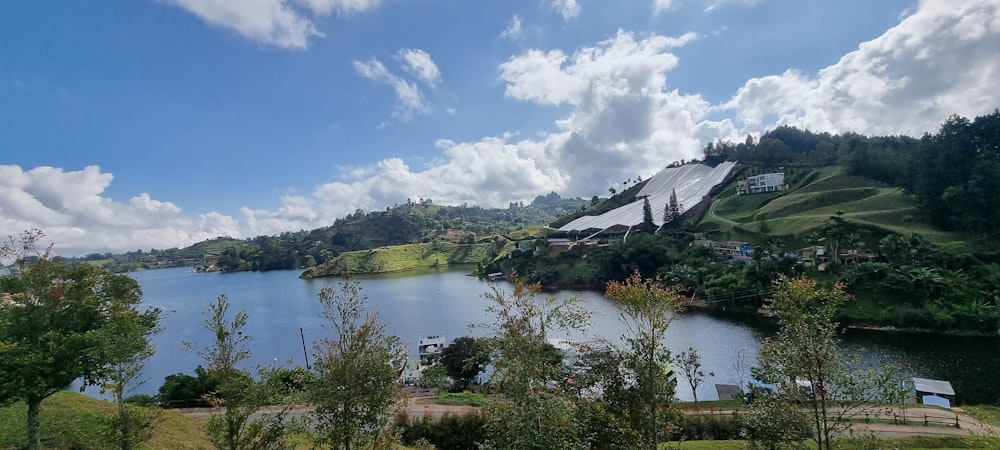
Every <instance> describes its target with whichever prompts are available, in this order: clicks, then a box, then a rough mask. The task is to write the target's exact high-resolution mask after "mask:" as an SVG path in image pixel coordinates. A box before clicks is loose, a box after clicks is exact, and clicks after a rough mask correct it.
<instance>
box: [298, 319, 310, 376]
mask: <svg viewBox="0 0 1000 450" xmlns="http://www.w3.org/2000/svg"><path fill="white" fill-rule="evenodd" d="M299 337H300V338H302V356H305V357H306V370H312V367H309V352H308V351H306V334H305V332H303V331H302V327H299Z"/></svg>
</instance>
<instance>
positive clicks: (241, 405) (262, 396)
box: [184, 294, 288, 450]
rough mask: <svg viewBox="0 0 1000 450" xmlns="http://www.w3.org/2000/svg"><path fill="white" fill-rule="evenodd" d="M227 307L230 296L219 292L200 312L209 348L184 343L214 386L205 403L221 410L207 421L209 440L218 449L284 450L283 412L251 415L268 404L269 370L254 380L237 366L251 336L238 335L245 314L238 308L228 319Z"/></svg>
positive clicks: (246, 352) (246, 356)
mask: <svg viewBox="0 0 1000 450" xmlns="http://www.w3.org/2000/svg"><path fill="white" fill-rule="evenodd" d="M229 306H230V303H229V297H228V296H227V295H225V294H222V295H220V296H219V297H218V298H216V300H215V302H213V303H210V304H209V305H208V308H207V309H206V310H205V328H206V329H207V330H208V331H209V332H210V333H211V335H212V336H213V337H214V340H213V341H212V343H211V344H210V345H209V346H207V347H205V348H202V349H198V348H196V347H195V344H192V343H189V342H185V343H184V345H185V347H187V348H188V349H190V350H191V351H194V352H196V353H197V354H198V355H200V356H201V357H202V358H203V359H204V360H205V363H206V364H207V365H208V373H209V374H211V376H212V378H213V379H215V381H216V383H217V385H216V386H217V390H216V391H215V393H214V394H215V395H213V396H211V397H210V401H211V403H213V404H214V406H220V407H222V412H221V413H219V414H212V416H211V417H209V419H208V434H209V437H210V438H211V440H212V444H213V445H215V448H218V449H225V450H241V449H254V450H257V449H260V450H264V449H278V448H284V447H286V446H287V444H286V439H287V434H288V423H287V421H286V415H287V412H288V409H287V407H286V409H284V410H282V411H279V412H276V413H268V414H263V415H260V416H259V417H256V418H255V417H254V415H255V414H257V413H258V411H259V410H260V408H261V407H263V406H265V405H266V404H267V403H268V402H269V400H271V395H270V392H269V390H268V384H269V383H267V380H266V377H267V376H268V374H269V373H270V369H267V368H265V369H262V370H261V371H260V376H261V378H262V379H261V380H255V379H254V378H253V375H251V373H250V372H249V371H248V370H246V369H243V368H241V367H240V366H241V365H242V364H244V363H245V362H246V361H247V360H249V359H250V357H251V356H252V355H251V353H250V350H249V349H247V342H249V341H250V339H251V337H250V336H249V335H246V334H243V328H244V327H246V325H247V323H248V321H249V316H248V315H247V313H246V311H242V310H241V311H239V312H237V313H236V314H235V315H233V318H232V320H230V319H229V318H228V315H229Z"/></svg>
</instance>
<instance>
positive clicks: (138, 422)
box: [101, 286, 162, 450]
mask: <svg viewBox="0 0 1000 450" xmlns="http://www.w3.org/2000/svg"><path fill="white" fill-rule="evenodd" d="M126 289H128V287H127V286H126ZM134 293H135V292H134V291H131V293H130V290H129V291H126V292H122V293H120V294H118V296H128V295H131V294H134ZM108 317H109V318H110V319H111V320H110V323H109V333H108V334H107V342H105V344H104V347H103V348H104V351H105V352H107V355H108V357H109V358H108V363H107V372H106V373H107V375H105V377H104V381H103V385H102V387H101V391H102V392H105V393H107V392H110V393H111V397H112V399H113V400H114V402H115V404H116V406H117V411H116V413H115V415H114V416H112V417H110V418H109V419H108V421H107V423H106V425H105V426H106V429H105V430H104V431H105V434H106V436H107V438H108V440H109V441H110V442H112V443H113V444H115V446H116V447H118V448H120V449H122V450H131V449H133V448H138V447H139V446H141V445H142V444H143V443H144V442H146V441H148V440H149V439H150V438H152V437H153V425H154V424H155V422H156V420H157V418H158V416H159V415H158V413H157V411H156V410H153V409H149V408H140V407H137V406H135V405H129V404H127V403H126V401H125V400H126V395H127V394H128V393H130V392H131V391H132V390H133V389H134V388H136V387H138V386H140V385H142V384H143V383H145V381H146V380H144V379H141V378H140V377H141V376H142V371H143V369H144V368H145V366H146V361H147V360H148V359H149V358H150V357H152V356H153V353H154V352H155V349H154V348H153V346H152V344H151V343H150V342H149V338H150V337H151V336H152V335H153V334H154V333H158V332H159V331H160V327H159V326H158V323H159V321H160V318H161V317H162V312H161V310H160V309H159V308H153V307H150V308H147V309H146V310H145V311H142V312H139V311H137V310H136V309H135V308H130V307H127V306H126V305H125V304H122V303H116V304H114V305H112V309H111V310H110V311H109V312H108Z"/></svg>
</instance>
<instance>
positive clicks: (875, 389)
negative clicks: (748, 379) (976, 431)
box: [754, 276, 903, 450]
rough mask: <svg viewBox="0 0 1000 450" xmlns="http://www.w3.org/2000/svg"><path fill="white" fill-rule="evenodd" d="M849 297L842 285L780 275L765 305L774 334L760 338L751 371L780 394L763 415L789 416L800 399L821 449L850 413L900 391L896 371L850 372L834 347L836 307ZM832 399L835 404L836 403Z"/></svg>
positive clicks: (891, 398)
mask: <svg viewBox="0 0 1000 450" xmlns="http://www.w3.org/2000/svg"><path fill="white" fill-rule="evenodd" d="M846 299H847V296H846V294H845V293H844V291H843V286H842V285H840V284H835V285H833V286H832V287H830V288H820V287H818V286H817V284H816V281H814V280H810V279H807V278H801V277H800V278H788V277H785V276H782V277H780V278H779V279H778V280H777V282H776V284H775V292H774V295H773V296H772V298H771V299H770V301H769V302H768V304H767V306H766V310H767V311H768V312H769V313H770V314H772V315H773V316H774V317H775V318H777V319H778V326H779V329H778V332H777V334H776V335H775V336H774V337H773V338H770V339H768V340H766V341H765V342H764V344H763V345H762V346H761V348H760V353H759V355H758V358H757V359H758V363H759V364H760V365H759V366H758V367H756V368H754V376H755V377H756V378H757V379H759V380H761V381H762V382H765V383H771V384H774V385H777V386H778V394H777V395H778V397H777V398H776V399H774V401H769V402H763V403H762V405H761V407H762V408H769V409H780V410H786V412H785V413H781V412H775V411H771V412H767V411H762V412H761V415H762V416H776V415H782V414H784V415H790V414H791V413H790V412H787V410H788V409H798V404H799V403H803V404H804V405H805V409H806V411H807V412H806V415H807V416H808V418H809V422H810V423H811V428H812V430H811V433H810V434H811V435H812V438H813V440H814V441H815V442H816V445H817V447H818V448H820V449H824V450H829V449H830V448H831V446H832V443H831V438H832V436H833V435H834V434H835V432H837V431H838V430H843V429H845V428H847V427H848V426H849V423H850V422H849V421H848V420H847V418H848V417H850V416H852V415H856V414H858V413H864V412H865V411H869V410H872V409H874V408H878V406H877V405H878V404H892V403H897V402H899V401H900V400H901V398H902V395H903V389H902V383H901V380H899V379H898V378H897V370H896V368H895V367H893V366H890V367H887V368H885V369H882V370H855V371H851V370H849V369H848V368H847V367H848V366H847V363H846V362H845V360H844V359H843V358H842V357H841V355H840V354H839V351H838V346H837V334H838V331H837V323H836V322H834V318H835V317H836V314H837V311H838V309H839V308H840V306H841V305H842V304H843V303H844V301H845V300H846ZM834 402H836V407H834Z"/></svg>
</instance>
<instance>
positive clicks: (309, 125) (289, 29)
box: [0, 0, 1000, 255]
mask: <svg viewBox="0 0 1000 450" xmlns="http://www.w3.org/2000/svg"><path fill="white" fill-rule="evenodd" d="M998 67H1000V0H978V1H969V0H923V1H914V0H907V1H902V0H879V1H871V0H840V1H836V2H831V1H801V0H635V1H626V0H622V1H605V0H507V1H470V0H100V1H97V0H90V1H65V0H63V1H58V0H6V1H3V2H0V237H2V236H11V235H13V236H16V235H18V234H20V233H21V231H23V230H26V229H30V228H37V229H40V230H42V231H43V232H44V233H45V234H46V237H45V241H46V242H52V243H54V244H55V252H56V253H57V254H62V255H83V254H87V253H91V252H99V253H103V252H109V251H110V252H121V251H129V250H136V249H143V250H149V249H151V248H157V249H164V248H171V247H183V246H186V245H190V244H193V243H195V242H199V241H202V240H205V239H210V238H214V237H218V236H230V237H236V238H247V237H254V236H259V235H274V234H278V233H281V232H284V231H298V230H311V229H315V228H318V227H322V226H327V225H330V224H332V223H333V221H334V220H335V219H336V218H338V217H343V216H344V215H346V214H348V213H353V212H354V211H355V210H357V209H361V210H364V211H375V210H384V209H385V208H386V207H388V206H392V205H395V204H402V203H405V202H406V201H407V199H412V200H418V199H428V198H429V199H432V200H433V202H434V203H435V204H446V205H457V204H463V203H464V204H469V205H479V206H483V207H506V206H507V205H508V204H509V203H510V202H516V201H524V202H530V201H531V200H532V199H533V198H534V197H536V196H538V195H544V194H547V193H549V192H552V191H555V192H557V193H559V194H560V195H562V196H564V197H576V196H581V197H585V198H590V197H591V196H593V195H607V193H608V188H610V187H616V188H620V187H621V186H622V185H623V183H624V182H625V181H626V180H629V179H635V178H637V177H643V178H647V177H649V176H651V175H653V174H655V173H656V172H657V171H659V170H660V169H662V168H663V167H664V166H666V165H667V164H670V163H672V162H674V161H679V160H681V159H685V160H690V159H692V158H698V157H700V155H701V150H702V149H703V148H704V146H705V144H707V143H709V142H712V141H715V140H718V139H728V140H733V141H742V140H743V139H745V137H746V136H747V135H757V136H759V135H760V134H761V133H763V132H766V131H767V130H769V129H772V128H774V127H776V126H778V125H792V126H797V127H800V128H808V129H810V130H813V131H828V132H832V133H840V132H847V131H851V132H857V133H862V134H866V135H881V134H906V135H912V136H920V135H922V134H924V133H928V132H929V133H933V132H935V131H936V130H937V129H938V127H939V126H940V124H941V122H943V121H944V120H945V119H946V118H947V117H949V116H951V115H953V114H958V115H962V116H965V117H970V118H971V117H975V116H977V115H982V114H987V113H989V112H992V111H993V110H994V109H995V108H997V107H1000V82H997V80H1000V69H998Z"/></svg>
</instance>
